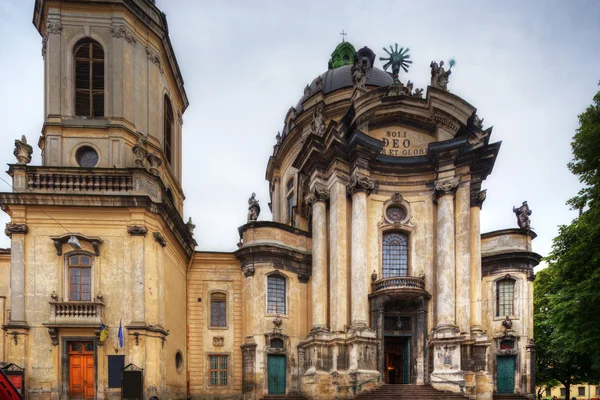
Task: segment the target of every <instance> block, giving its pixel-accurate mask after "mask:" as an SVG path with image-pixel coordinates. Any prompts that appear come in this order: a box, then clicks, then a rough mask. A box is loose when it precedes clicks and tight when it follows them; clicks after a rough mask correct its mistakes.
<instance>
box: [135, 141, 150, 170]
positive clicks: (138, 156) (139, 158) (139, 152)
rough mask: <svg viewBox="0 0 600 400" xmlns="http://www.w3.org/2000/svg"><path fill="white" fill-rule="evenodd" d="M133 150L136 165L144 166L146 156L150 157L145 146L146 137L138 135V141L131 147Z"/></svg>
mask: <svg viewBox="0 0 600 400" xmlns="http://www.w3.org/2000/svg"><path fill="white" fill-rule="evenodd" d="M131 151H132V152H133V154H134V155H135V159H134V162H135V165H136V167H140V168H144V166H145V164H146V157H148V150H146V149H145V148H144V139H142V138H141V137H138V140H137V143H136V144H135V145H134V146H133V147H132V148H131Z"/></svg>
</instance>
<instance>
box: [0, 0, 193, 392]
mask: <svg viewBox="0 0 600 400" xmlns="http://www.w3.org/2000/svg"><path fill="white" fill-rule="evenodd" d="M33 23H34V25H35V27H36V28H37V30H38V31H39V33H40V34H41V36H42V56H43V62H44V76H45V79H44V120H43V127H42V134H41V136H40V138H39V140H38V142H37V145H39V147H40V149H41V151H42V164H41V165H29V163H30V162H31V153H32V152H33V146H32V145H34V143H28V142H27V138H26V137H25V136H23V137H22V138H21V139H18V140H15V151H14V154H15V157H16V163H14V164H10V165H9V171H8V174H9V175H10V176H11V177H12V187H13V191H12V192H9V193H0V204H2V205H3V207H2V210H3V211H5V212H6V213H7V214H8V215H9V216H10V219H11V221H10V223H9V224H7V226H6V229H5V232H6V234H7V235H8V236H9V237H10V238H11V249H10V301H9V302H8V304H9V305H10V310H5V311H7V315H8V316H9V317H8V318H7V323H6V324H5V325H3V326H2V329H3V330H4V331H5V333H6V336H7V337H11V338H14V339H12V340H10V341H7V345H6V352H5V353H6V359H5V360H4V361H7V362H10V363H14V364H16V365H18V366H19V367H20V368H25V369H26V370H27V371H30V372H29V373H28V375H27V377H26V380H27V381H26V382H25V387H26V388H36V390H38V389H39V390H40V391H42V392H43V393H52V394H51V397H40V398H44V399H46V398H98V399H103V398H105V397H104V396H106V394H107V393H109V392H110V391H111V390H112V389H111V388H115V387H116V386H114V385H115V382H111V379H110V377H111V376H115V374H117V375H119V374H120V371H121V369H122V368H123V367H124V366H125V365H129V364H133V365H134V366H135V368H142V369H144V374H143V388H144V393H146V394H148V396H154V395H155V396H158V397H159V398H184V397H185V396H186V391H187V390H186V388H187V377H186V375H185V374H183V372H182V371H183V370H182V366H183V365H184V362H185V361H184V360H186V357H187V350H186V313H185V312H186V311H185V310H186V298H185V293H186V285H187V281H186V278H187V266H188V265H189V264H190V261H191V259H192V257H193V255H194V252H195V246H196V242H195V240H194V238H193V228H194V225H193V224H192V223H191V220H190V222H188V223H187V224H186V223H185V222H184V220H183V200H184V195H183V190H182V187H181V140H182V115H183V113H184V111H185V109H186V108H187V106H188V99H187V96H186V93H185V90H184V88H183V79H182V77H181V73H180V71H179V68H178V66H177V60H176V58H175V55H174V53H173V48H172V46H171V42H170V40H169V35H168V28H167V21H166V17H165V15H164V14H163V13H162V12H161V11H160V10H159V9H158V8H157V7H156V5H155V4H154V1H151V0H111V1H105V0H64V1H62V0H61V1H59V0H36V2H35V6H34V13H33ZM65 360H66V363H64V362H65ZM81 365H85V371H82V368H81ZM132 368H133V367H132ZM30 395H31V394H30ZM48 396H50V394H49V395H48Z"/></svg>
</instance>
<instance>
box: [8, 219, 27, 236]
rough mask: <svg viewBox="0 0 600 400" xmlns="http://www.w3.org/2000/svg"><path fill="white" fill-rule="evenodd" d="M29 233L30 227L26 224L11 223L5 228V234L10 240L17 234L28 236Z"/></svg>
mask: <svg viewBox="0 0 600 400" xmlns="http://www.w3.org/2000/svg"><path fill="white" fill-rule="evenodd" d="M27 232H29V227H28V226H27V225H26V224H13V223H10V222H9V223H7V224H6V227H5V228H4V234H5V235H6V236H8V237H9V238H12V235H13V234H15V233H20V234H23V235H26V234H27Z"/></svg>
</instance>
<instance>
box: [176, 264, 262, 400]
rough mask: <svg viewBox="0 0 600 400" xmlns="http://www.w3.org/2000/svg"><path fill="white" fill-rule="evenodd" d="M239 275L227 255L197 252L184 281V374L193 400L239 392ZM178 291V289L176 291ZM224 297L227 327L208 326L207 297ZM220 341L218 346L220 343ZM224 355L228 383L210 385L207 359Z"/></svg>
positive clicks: (244, 315) (242, 312) (241, 306)
mask: <svg viewBox="0 0 600 400" xmlns="http://www.w3.org/2000/svg"><path fill="white" fill-rule="evenodd" d="M243 277H244V276H243V274H242V271H241V268H240V263H239V261H238V260H237V259H236V258H235V256H234V255H233V254H231V253H209V252H197V253H196V254H195V255H194V259H193V262H192V264H191V266H190V270H189V273H188V282H187V291H188V293H187V301H188V305H187V313H188V315H187V321H188V322H187V326H188V349H189V358H188V360H187V371H188V372H187V373H188V375H189V382H190V383H189V386H190V395H191V397H192V398H194V399H213V398H223V397H227V396H231V395H236V394H237V395H239V394H241V391H242V354H241V349H240V345H241V344H242V342H243V337H244V331H243V329H244V326H245V324H246V323H247V321H246V320H245V318H247V312H246V311H245V310H246V307H248V306H250V304H247V303H246V304H244V303H243V301H242V293H243V289H242V284H243ZM180 290H181V288H180ZM213 292H221V293H225V294H226V296H227V297H226V298H227V311H226V313H227V327H225V328H215V327H210V320H209V318H210V295H211V293H213ZM221 339H222V345H221V344H220V343H221ZM210 354H224V355H227V356H228V382H227V383H228V384H227V386H224V387H216V386H210V385H209V382H208V357H209V355H210Z"/></svg>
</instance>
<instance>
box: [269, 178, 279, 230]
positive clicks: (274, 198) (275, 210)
mask: <svg viewBox="0 0 600 400" xmlns="http://www.w3.org/2000/svg"><path fill="white" fill-rule="evenodd" d="M280 188H281V179H279V177H275V178H273V193H272V195H271V202H272V207H271V211H272V214H273V221H275V222H281V202H280V198H281V193H280V190H281V189H280Z"/></svg>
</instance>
